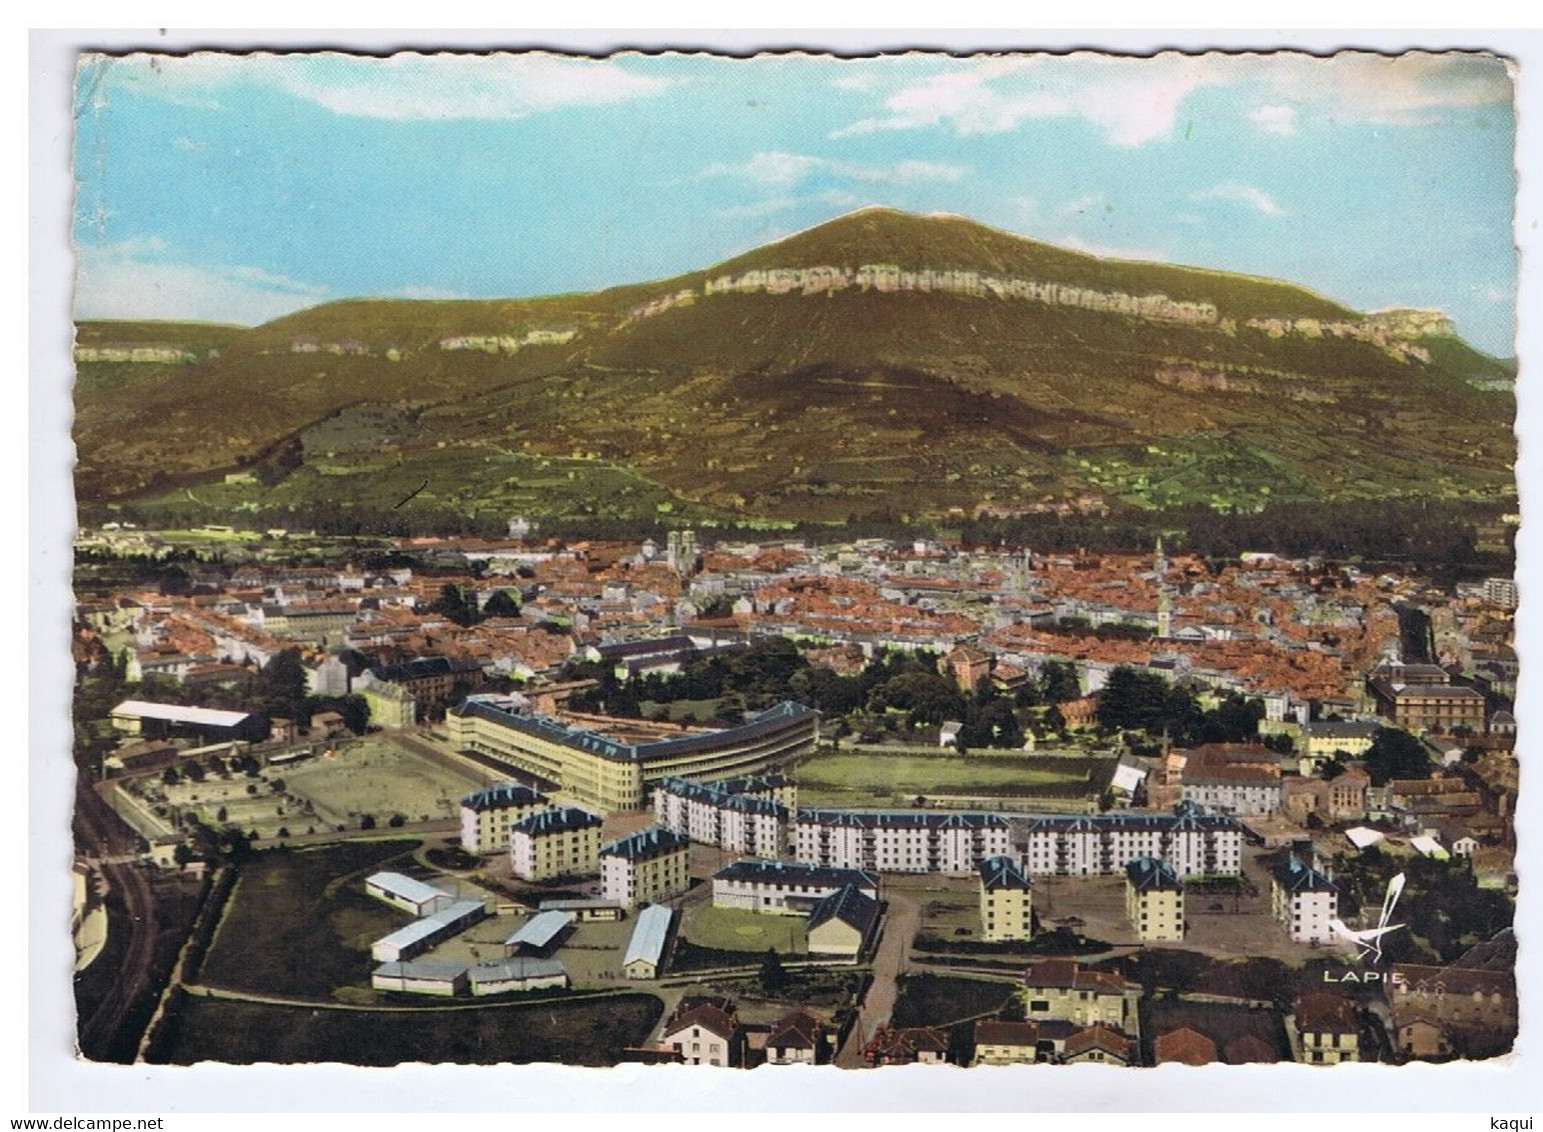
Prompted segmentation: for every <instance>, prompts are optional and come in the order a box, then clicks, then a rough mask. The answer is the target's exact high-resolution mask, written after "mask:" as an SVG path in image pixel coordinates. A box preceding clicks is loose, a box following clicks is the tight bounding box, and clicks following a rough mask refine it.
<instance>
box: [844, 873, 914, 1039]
mask: <svg viewBox="0 0 1543 1132" xmlns="http://www.w3.org/2000/svg"><path fill="white" fill-rule="evenodd" d="M886 900H887V901H888V903H889V910H888V911H887V912H886V913H885V916H884V927H883V935H882V936H881V937H880V938H879V947H878V950H877V951H875V952H874V955H873V982H872V984H871V985H870V986H869V987H868V993H867V994H865V995H864V996H863V1004H862V1007H861V1009H859V1010H858V1012H857V1025H855V1026H853V1027H852V1029H851V1032H850V1033H848V1034H847V1040H846V1044H845V1045H843V1046H842V1047H841V1048H840V1049H839V1050H838V1051H837V1052H836V1058H835V1064H836V1065H838V1066H840V1067H841V1068H842V1069H861V1068H863V1067H864V1066H866V1065H867V1064H868V1063H867V1062H866V1061H864V1060H863V1046H865V1045H867V1043H868V1040H869V1039H870V1038H872V1037H873V1035H874V1033H875V1031H877V1030H878V1028H879V1027H880V1026H884V1025H887V1024H888V1023H889V1016H890V1014H891V1013H892V1012H893V1011H894V1009H895V1000H896V999H897V998H899V997H900V988H899V986H898V985H897V980H898V979H899V977H900V976H901V975H902V974H904V973H905V969H906V964H907V961H908V957H909V954H910V950H911V943H912V941H913V940H915V938H916V931H917V929H918V928H919V927H920V926H921V907H920V905H918V904H917V902H916V898H915V897H914V896H913V895H911V894H910V893H907V892H901V891H897V890H895V889H891V890H890V891H889V892H888V893H887V894H886Z"/></svg>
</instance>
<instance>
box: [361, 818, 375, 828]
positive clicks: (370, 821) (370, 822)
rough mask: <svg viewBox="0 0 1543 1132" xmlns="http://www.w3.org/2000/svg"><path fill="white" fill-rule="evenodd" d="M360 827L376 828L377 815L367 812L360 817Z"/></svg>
mask: <svg viewBox="0 0 1543 1132" xmlns="http://www.w3.org/2000/svg"><path fill="white" fill-rule="evenodd" d="M359 828H360V829H374V828H375V815H374V814H365V815H364V816H363V817H362V818H360V819H359Z"/></svg>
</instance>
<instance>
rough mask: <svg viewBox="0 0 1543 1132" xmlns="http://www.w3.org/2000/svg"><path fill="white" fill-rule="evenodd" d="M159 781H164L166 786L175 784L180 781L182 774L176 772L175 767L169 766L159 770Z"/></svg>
mask: <svg viewBox="0 0 1543 1132" xmlns="http://www.w3.org/2000/svg"><path fill="white" fill-rule="evenodd" d="M161 781H162V782H164V783H166V785H167V786H175V785H177V783H179V782H181V781H182V776H181V775H180V774H178V773H177V768H176V767H174V766H169V767H167V768H166V769H165V770H164V771H162V772H161Z"/></svg>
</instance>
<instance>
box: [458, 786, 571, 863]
mask: <svg viewBox="0 0 1543 1132" xmlns="http://www.w3.org/2000/svg"><path fill="white" fill-rule="evenodd" d="M550 806H551V803H550V802H548V801H547V798H546V795H544V794H541V793H539V792H538V791H536V790H533V789H531V788H530V787H529V786H525V785H522V784H521V783H518V782H500V783H498V784H497V785H494V786H486V787H483V788H482V789H481V790H478V791H475V792H474V793H471V794H468V795H466V797H464V798H462V799H461V848H462V849H464V850H465V851H466V852H468V853H471V854H474V855H478V856H480V855H482V854H486V853H502V852H505V851H507V850H508V848H509V828H510V826H512V825H514V824H515V823H516V822H518V821H520V820H521V819H523V818H526V817H529V816H530V815H531V814H533V813H535V812H537V811H538V810H545V809H548V808H550Z"/></svg>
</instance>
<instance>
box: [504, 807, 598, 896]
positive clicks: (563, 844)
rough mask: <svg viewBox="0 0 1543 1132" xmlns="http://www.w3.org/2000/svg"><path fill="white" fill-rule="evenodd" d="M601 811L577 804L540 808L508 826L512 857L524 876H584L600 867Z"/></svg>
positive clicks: (518, 873) (516, 872) (518, 872)
mask: <svg viewBox="0 0 1543 1132" xmlns="http://www.w3.org/2000/svg"><path fill="white" fill-rule="evenodd" d="M602 824H603V823H602V821H601V819H600V816H599V815H598V814H592V813H590V812H589V811H588V810H581V809H579V808H578V807H577V806H554V807H552V808H551V809H546V810H538V811H536V812H535V813H533V814H530V815H528V816H526V817H524V818H521V819H520V820H519V821H517V822H515V823H513V824H512V825H511V826H510V827H509V861H510V864H511V865H512V866H513V869H514V875H515V876H517V877H519V878H520V879H521V880H529V881H540V880H550V879H552V878H553V877H561V876H585V875H589V874H592V873H594V872H596V871H597V869H598V868H599V861H600V827H601V825H602Z"/></svg>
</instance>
